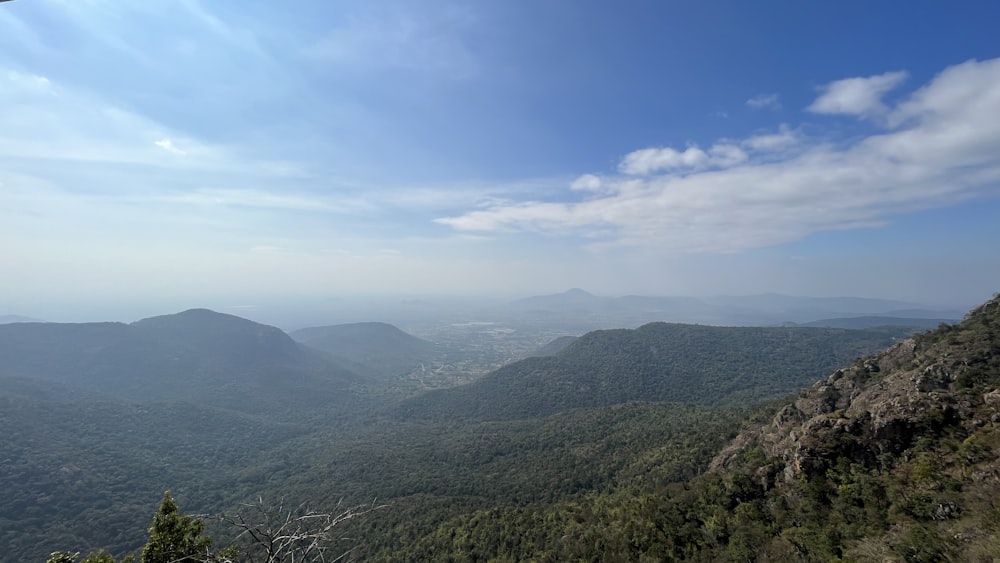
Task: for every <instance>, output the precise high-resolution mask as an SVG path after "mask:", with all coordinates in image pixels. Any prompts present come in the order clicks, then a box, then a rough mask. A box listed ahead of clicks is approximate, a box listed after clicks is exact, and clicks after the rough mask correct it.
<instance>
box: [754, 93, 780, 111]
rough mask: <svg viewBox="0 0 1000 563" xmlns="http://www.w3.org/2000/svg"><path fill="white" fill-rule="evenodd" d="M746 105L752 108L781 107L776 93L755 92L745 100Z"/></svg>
mask: <svg viewBox="0 0 1000 563" xmlns="http://www.w3.org/2000/svg"><path fill="white" fill-rule="evenodd" d="M747 105H748V106H750V107H751V108H753V109H781V102H780V101H778V95H777V94H757V95H756V96H754V97H752V98H750V99H749V100H747Z"/></svg>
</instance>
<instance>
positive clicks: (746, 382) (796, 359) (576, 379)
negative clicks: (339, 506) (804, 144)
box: [397, 323, 911, 420]
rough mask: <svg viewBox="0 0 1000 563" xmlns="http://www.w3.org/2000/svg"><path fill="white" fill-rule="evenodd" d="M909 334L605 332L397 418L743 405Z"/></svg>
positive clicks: (656, 328)
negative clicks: (645, 404)
mask: <svg viewBox="0 0 1000 563" xmlns="http://www.w3.org/2000/svg"><path fill="white" fill-rule="evenodd" d="M910 332H911V330H910V329H907V328H884V329H869V330H864V331H859V330H843V329H820V328H763V327H714V326H701V325H681V324H668V323H651V324H647V325H644V326H642V327H640V328H638V329H634V330H629V329H618V330H599V331H594V332H591V333H588V334H586V335H584V336H582V337H580V338H579V339H577V340H575V341H573V342H572V343H571V344H569V345H568V346H566V347H565V348H564V349H563V350H561V351H559V352H558V353H556V354H555V355H553V356H548V357H533V358H527V359H525V360H522V361H519V362H515V363H512V364H509V365H507V366H505V367H503V368H500V369H498V370H496V371H495V372H493V373H490V374H488V375H486V376H484V377H483V378H481V379H479V380H478V381H476V382H473V383H471V384H469V385H464V386H461V387H456V388H453V389H444V390H439V391H433V392H431V393H427V394H424V395H421V396H418V397H414V398H412V399H409V400H407V401H405V402H404V403H403V404H402V405H400V407H399V409H398V410H397V414H398V415H399V416H401V417H406V418H421V419H457V418H465V419H480V420H504V419H514V418H524V417H537V416H545V415H548V414H552V413H556V412H559V411H562V410H566V409H571V408H585V407H601V406H610V405H615V404H619V403H624V402H628V401H678V402H687V403H697V404H702V405H734V404H745V403H748V402H754V401H760V400H762V399H767V398H773V397H775V396H779V395H781V394H784V393H789V392H791V391H794V390H796V389H798V388H800V387H802V386H804V385H808V384H809V383H811V382H812V381H814V380H815V379H816V378H818V377H820V376H822V375H824V374H826V373H829V372H830V371H832V370H833V369H836V368H837V367H838V366H840V365H844V364H846V363H847V362H849V361H850V360H851V359H853V358H855V357H857V356H859V355H862V354H869V353H871V352H873V351H875V350H879V349H881V348H884V347H886V346H888V345H889V344H891V343H892V342H894V341H895V340H896V339H897V338H901V337H903V336H906V335H909V334H910Z"/></svg>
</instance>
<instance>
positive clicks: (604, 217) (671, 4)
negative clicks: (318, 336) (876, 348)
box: [0, 0, 1000, 315]
mask: <svg viewBox="0 0 1000 563" xmlns="http://www.w3.org/2000/svg"><path fill="white" fill-rule="evenodd" d="M997 21H1000V6H998V5H997V4H996V3H994V2H953V3H941V2H911V3H908V4H907V7H906V9H905V10H902V9H900V6H899V5H898V4H897V3H890V2H885V3H874V2H825V3H820V2H798V1H794V2H793V1H789V2H763V3H761V2H744V1H732V2H690V1H687V2H675V1H662V2H653V1H649V2H638V1H635V2H615V3H610V2H587V1H545V2H460V1H454V2H452V1H438V0H430V1H425V2H419V3H418V2H403V1H400V2H388V1H387V2H375V1H366V2H327V1H316V2H313V1H307V0H302V1H299V2H294V3H287V2H274V1H269V2H258V1H247V2H211V3H210V2H199V1H198V0H147V1H143V2H121V1H112V0H15V1H14V2H7V3H3V4H0V264H2V267H3V272H4V274H3V276H0V312H3V311H4V310H6V311H9V312H11V313H21V314H33V313H35V314H43V315H44V314H50V315H51V311H52V310H53V309H54V308H56V307H59V306H70V305H71V304H77V305H79V304H80V303H92V304H94V306H95V307H96V306H99V305H101V304H110V303H117V304H119V305H120V304H121V303H149V302H154V301H156V302H161V301H162V302H167V301H169V302H171V303H177V304H181V303H183V304H185V305H191V306H194V305H204V306H214V307H219V308H224V307H225V305H226V304H230V305H232V304H236V303H251V304H252V303H255V302H257V301H262V300H269V299H270V300H273V299H277V298H280V297H281V296H286V295H294V296H296V298H299V299H311V298H315V299H324V298H328V297H331V296H342V295H369V294H372V295H374V294H429V295H480V294H482V295H509V296H521V295H528V294H534V293H547V292H553V291H561V290H564V289H567V288H569V287H576V286H579V287H584V288H587V289H589V290H591V291H592V292H595V293H601V294H607V295H621V294H627V293H640V294H649V295H681V294H683V295H709V294H718V293H728V294H749V293H758V292H769V291H773V292H782V293H794V294H808V295H828V296H829V295H856V296H872V297H891V298H900V299H906V300H913V301H919V302H923V303H930V304H940V305H947V306H967V305H971V304H973V303H975V302H977V301H980V300H982V299H985V298H987V297H989V296H990V295H991V294H992V293H994V292H995V291H998V290H1000V283H998V282H1000V252H997V251H996V243H997V242H998V241H1000V59H998V58H997V57H1000V39H997V36H996V29H995V23H996V22H997Z"/></svg>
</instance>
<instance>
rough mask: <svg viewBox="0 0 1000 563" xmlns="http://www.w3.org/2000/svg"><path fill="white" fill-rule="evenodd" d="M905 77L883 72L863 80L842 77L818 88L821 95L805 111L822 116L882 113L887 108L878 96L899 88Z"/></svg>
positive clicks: (859, 115)
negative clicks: (822, 114)
mask: <svg viewBox="0 0 1000 563" xmlns="http://www.w3.org/2000/svg"><path fill="white" fill-rule="evenodd" d="M906 77H907V73H906V72H903V71H898V72H887V73H885V74H879V75H877V76H868V77H864V78H845V79H844V80H837V81H835V82H831V83H829V84H827V85H826V86H824V87H823V88H822V91H823V94H822V95H821V96H820V97H819V98H817V99H816V101H814V102H813V103H812V105H810V106H809V107H808V108H806V110H807V111H811V112H813V113H824V114H832V115H836V114H841V115H855V116H858V117H873V116H877V115H882V114H884V113H885V112H886V111H887V110H888V108H887V107H886V106H885V104H883V103H882V97H883V96H885V95H886V94H887V93H888V92H889V91H891V90H893V89H894V88H896V87H897V86H899V85H900V84H901V83H902V82H903V80H905V79H906Z"/></svg>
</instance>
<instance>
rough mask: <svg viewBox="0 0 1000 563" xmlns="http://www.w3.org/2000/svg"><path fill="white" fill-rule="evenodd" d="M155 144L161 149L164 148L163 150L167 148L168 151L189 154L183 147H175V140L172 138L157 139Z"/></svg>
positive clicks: (182, 154) (181, 154)
mask: <svg viewBox="0 0 1000 563" xmlns="http://www.w3.org/2000/svg"><path fill="white" fill-rule="evenodd" d="M153 144H154V145H156V146H158V147H160V148H161V149H163V150H165V151H167V152H171V153H174V154H176V155H180V156H184V155H186V154H187V153H186V152H184V151H182V150H181V149H179V148H177V147H175V146H174V142H173V141H171V140H170V139H167V138H164V139H160V140H159V141H156V142H155V143H153Z"/></svg>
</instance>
